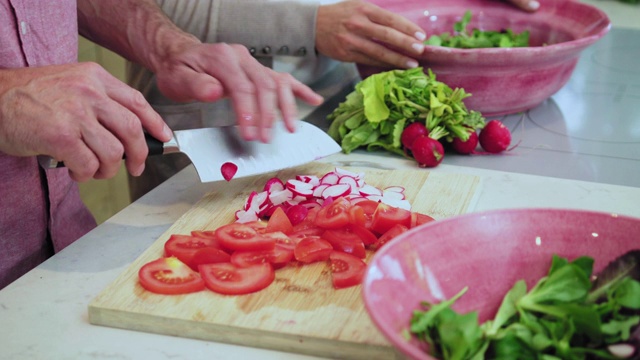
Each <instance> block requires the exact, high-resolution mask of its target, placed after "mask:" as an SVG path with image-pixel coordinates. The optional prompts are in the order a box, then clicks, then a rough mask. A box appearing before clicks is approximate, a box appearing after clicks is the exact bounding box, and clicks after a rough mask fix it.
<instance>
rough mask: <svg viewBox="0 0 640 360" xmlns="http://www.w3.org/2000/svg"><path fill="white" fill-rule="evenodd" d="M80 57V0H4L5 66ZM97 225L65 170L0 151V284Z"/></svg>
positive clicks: (0, 54)
mask: <svg viewBox="0 0 640 360" xmlns="http://www.w3.org/2000/svg"><path fill="white" fill-rule="evenodd" d="M77 55H78V24H77V9H76V1H75V0H55V1H52V0H0V69H15V68H22V67H37V66H46V65H53V64H65V63H73V62H76V61H77ZM0 121H1V119H0ZM93 227H95V220H94V219H93V217H92V216H91V214H90V213H89V212H88V210H87V209H86V207H85V206H84V205H83V204H82V201H81V200H80V196H79V192H78V187H77V184H76V183H75V182H73V181H72V180H71V178H70V177H69V175H68V172H67V170H66V169H53V170H49V169H47V170H45V169H43V168H42V167H40V166H39V165H38V160H37V158H36V157H14V156H9V155H6V154H4V153H2V152H0V288H3V287H4V286H6V285H7V284H9V283H11V282H12V281H13V280H15V279H17V278H18V277H20V276H22V275H23V274H24V273H26V272H27V271H29V270H31V269H32V268H34V267H35V266H37V265H38V264H40V263H41V262H43V261H44V260H46V259H47V258H48V257H50V256H51V255H53V254H54V253H55V252H57V251H60V250H62V249H63V248H64V247H66V246H67V245H69V244H70V243H72V242H73V241H75V240H77V239H78V238H79V237H80V236H82V235H84V234H85V233H86V232H88V231H89V230H91V229H92V228H93Z"/></svg>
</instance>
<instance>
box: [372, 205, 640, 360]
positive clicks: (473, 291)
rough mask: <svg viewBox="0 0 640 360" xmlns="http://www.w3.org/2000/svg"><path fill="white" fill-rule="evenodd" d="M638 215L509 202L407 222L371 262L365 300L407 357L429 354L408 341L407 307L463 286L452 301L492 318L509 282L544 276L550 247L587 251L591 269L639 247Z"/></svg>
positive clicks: (568, 252) (567, 253)
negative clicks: (507, 207)
mask: <svg viewBox="0 0 640 360" xmlns="http://www.w3.org/2000/svg"><path fill="white" fill-rule="evenodd" d="M639 238H640V219H636V218H630V217H625V216H621V215H616V214H608V213H598V212H590V211H579V210H563V209H515V210H514V209H511V210H494V211H488V212H479V213H471V214H466V215H461V216H457V217H453V218H448V219H444V220H439V221H435V222H432V223H429V224H426V225H423V226H421V227H418V228H415V229H412V230H410V231H408V232H406V233H404V234H403V235H401V236H399V237H397V238H396V239H394V240H392V241H391V242H389V243H388V244H387V245H385V246H384V247H383V248H381V249H380V250H379V251H378V252H377V253H376V254H375V256H374V257H373V258H372V259H371V261H370V262H369V266H368V268H367V273H366V275H365V279H364V285H363V296H364V303H365V306H366V309H367V311H368V312H369V315H370V316H371V318H372V319H373V322H374V323H375V324H376V326H377V327H378V328H379V329H380V331H381V332H382V333H383V334H384V335H385V336H386V338H387V339H388V340H389V341H390V342H391V343H392V344H393V345H394V346H396V348H397V349H398V350H400V351H401V352H402V353H404V354H405V355H407V356H409V357H411V358H413V359H433V358H432V357H430V356H428V354H427V352H426V351H427V349H426V348H425V347H424V346H422V345H421V344H418V343H417V341H415V340H411V341H407V340H406V339H405V337H404V336H403V331H405V330H407V329H408V327H409V324H410V319H411V315H412V312H413V310H416V309H420V302H421V301H425V300H426V301H430V302H439V301H441V300H444V299H448V298H450V297H452V296H453V295H455V294H457V293H458V292H459V291H460V290H462V289H463V288H464V287H465V286H468V287H469V289H468V291H467V292H466V294H464V295H463V296H462V297H461V298H460V299H459V300H458V301H457V302H456V304H455V305H454V309H455V310H457V311H459V312H468V311H472V310H477V311H478V312H479V321H480V322H484V321H486V320H488V319H490V318H493V316H494V315H495V312H496V311H497V309H498V306H499V305H500V302H501V301H502V298H503V297H504V295H505V294H506V293H507V291H508V290H509V289H511V287H512V286H513V284H514V283H515V282H516V281H517V280H520V279H525V280H526V282H527V285H528V288H530V287H531V286H532V285H533V284H534V283H535V282H537V280H538V279H540V278H541V277H542V276H544V275H545V274H546V273H547V271H548V269H549V266H550V264H551V258H552V255H553V254H558V255H560V256H563V257H568V258H570V259H573V258H575V257H578V256H583V255H586V256H591V257H593V258H594V259H595V264H594V272H597V271H600V270H601V269H602V268H603V267H604V266H606V265H607V264H608V263H609V262H610V261H611V260H613V259H615V258H616V257H618V256H619V255H622V254H623V253H625V252H627V251H629V250H631V249H637V248H640V243H639V242H638V239H639Z"/></svg>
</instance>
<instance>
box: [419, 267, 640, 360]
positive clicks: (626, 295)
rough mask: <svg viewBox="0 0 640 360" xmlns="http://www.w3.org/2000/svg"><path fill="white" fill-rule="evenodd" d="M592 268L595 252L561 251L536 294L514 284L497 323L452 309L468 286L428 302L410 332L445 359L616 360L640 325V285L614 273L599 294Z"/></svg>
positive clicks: (534, 291)
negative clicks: (612, 348)
mask: <svg viewBox="0 0 640 360" xmlns="http://www.w3.org/2000/svg"><path fill="white" fill-rule="evenodd" d="M617 268H621V267H620V266H618V267H617ZM592 269H593V259H592V258H590V257H579V258H577V259H575V260H574V261H571V262H570V261H568V260H567V259H565V258H562V257H559V256H556V255H554V256H553V260H552V263H551V266H550V269H549V272H548V274H547V275H546V276H545V277H543V278H542V279H540V280H539V281H538V282H537V283H536V284H535V286H534V287H532V288H531V289H530V290H529V291H527V285H526V283H525V282H524V280H520V281H518V282H516V283H515V284H514V286H513V287H512V288H511V290H510V291H509V292H508V293H507V294H506V295H505V297H504V298H503V300H502V303H501V305H500V308H499V309H498V312H497V313H496V315H495V317H494V319H493V320H490V321H487V322H485V323H483V324H482V325H480V324H478V320H477V313H476V312H469V313H467V314H458V313H456V312H455V311H454V310H453V309H452V306H453V304H454V303H455V301H456V300H457V299H458V298H460V297H461V296H462V295H463V294H464V293H465V292H466V291H467V288H465V289H463V290H462V291H461V292H460V293H458V294H457V295H455V296H454V297H452V298H451V299H449V300H447V301H444V302H441V303H439V304H430V303H427V302H423V303H422V306H423V308H424V309H423V310H416V311H414V314H413V316H412V318H411V326H410V332H411V333H412V334H414V335H415V336H416V337H417V338H418V339H420V340H422V341H425V342H426V343H427V344H429V348H430V350H431V353H432V355H433V356H436V357H438V358H442V359H474V360H475V359H484V358H490V359H545V360H547V359H548V360H551V359H587V358H593V357H596V358H600V359H616V357H615V356H613V355H612V354H610V353H609V352H608V351H607V350H606V346H607V345H610V344H617V343H620V342H624V341H627V340H629V339H630V336H631V332H632V330H633V329H634V328H635V327H638V324H640V282H639V281H637V280H636V279H634V278H633V277H631V276H625V277H623V278H622V280H621V279H620V278H617V277H611V278H614V281H613V282H612V284H607V286H603V284H601V286H600V287H599V288H598V289H595V290H594V291H592V282H591V280H590V279H591V277H592ZM602 289H604V290H602ZM595 291H597V292H598V293H599V296H593V295H592V294H593V293H595Z"/></svg>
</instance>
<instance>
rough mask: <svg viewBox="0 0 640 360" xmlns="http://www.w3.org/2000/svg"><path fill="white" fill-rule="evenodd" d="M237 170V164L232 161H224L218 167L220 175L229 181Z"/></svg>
mask: <svg viewBox="0 0 640 360" xmlns="http://www.w3.org/2000/svg"><path fill="white" fill-rule="evenodd" d="M237 171H238V165H236V164H234V163H232V162H226V163H224V164H222V166H221V167H220V172H221V173H222V177H223V178H224V179H225V180H227V181H231V179H233V176H234V175H235V174H236V172H237Z"/></svg>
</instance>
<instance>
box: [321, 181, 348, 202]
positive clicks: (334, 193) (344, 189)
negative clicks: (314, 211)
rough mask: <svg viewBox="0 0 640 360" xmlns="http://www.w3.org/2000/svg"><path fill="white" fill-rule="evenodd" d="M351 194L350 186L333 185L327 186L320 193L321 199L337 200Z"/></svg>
mask: <svg viewBox="0 0 640 360" xmlns="http://www.w3.org/2000/svg"><path fill="white" fill-rule="evenodd" d="M350 192H351V186H349V185H347V184H335V185H331V186H328V187H327V188H326V189H324V191H323V192H322V197H323V198H325V199H326V198H337V197H341V196H345V195H347V194H349V193H350Z"/></svg>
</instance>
